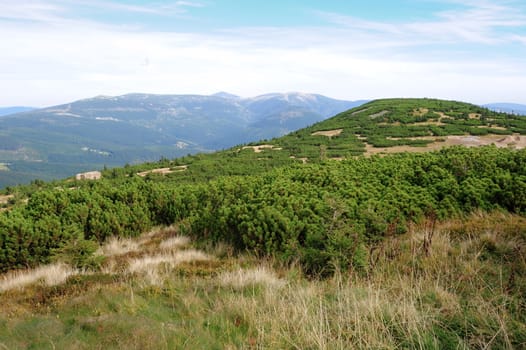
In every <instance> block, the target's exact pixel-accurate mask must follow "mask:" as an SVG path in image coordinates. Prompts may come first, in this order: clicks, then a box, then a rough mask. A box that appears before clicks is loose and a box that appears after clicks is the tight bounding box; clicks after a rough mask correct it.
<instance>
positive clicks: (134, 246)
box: [98, 237, 140, 257]
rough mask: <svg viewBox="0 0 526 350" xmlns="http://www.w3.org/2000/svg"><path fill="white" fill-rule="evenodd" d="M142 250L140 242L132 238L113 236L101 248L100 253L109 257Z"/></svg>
mask: <svg viewBox="0 0 526 350" xmlns="http://www.w3.org/2000/svg"><path fill="white" fill-rule="evenodd" d="M139 250H140V244H139V243H138V242H137V241H136V240H133V239H130V238H120V237H111V238H110V239H109V240H108V242H107V243H105V244H104V245H103V246H102V247H101V248H100V249H99V252H98V253H99V254H102V255H104V256H107V257H111V256H115V255H124V254H127V253H130V252H137V251H139Z"/></svg>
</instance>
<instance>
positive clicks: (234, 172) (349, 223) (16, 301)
mask: <svg viewBox="0 0 526 350" xmlns="http://www.w3.org/2000/svg"><path fill="white" fill-rule="evenodd" d="M320 131H321V132H322V134H316V133H317V132H320ZM481 133H482V134H483V133H493V134H511V133H519V134H525V133H526V124H525V119H524V117H517V116H512V115H506V114H499V113H494V112H491V111H488V110H486V109H482V108H478V107H475V106H472V105H468V104H461V103H456V102H449V101H438V100H428V99H424V100H380V101H376V102H372V103H369V104H366V105H364V106H362V107H359V108H357V109H354V110H351V111H348V112H345V113H342V114H340V115H338V116H336V117H334V118H331V119H329V120H326V121H324V122H322V123H318V124H315V125H313V126H311V127H309V128H307V129H302V130H299V131H297V132H294V133H292V134H289V135H287V136H285V137H282V138H278V139H273V140H266V141H263V142H261V143H253V144H249V145H242V146H238V147H234V148H232V149H228V150H223V151H220V152H217V153H214V154H197V155H187V156H185V157H181V158H178V159H174V160H169V159H166V158H162V159H161V160H159V161H158V162H152V163H146V164H140V165H127V166H125V167H122V168H114V169H107V168H105V169H104V170H103V171H102V174H103V178H102V179H101V180H97V181H75V180H73V179H67V180H63V181H54V182H50V183H46V182H44V181H41V180H34V181H32V183H31V184H30V185H27V186H17V187H9V188H6V189H5V191H4V195H2V196H0V203H2V204H1V205H2V207H3V208H2V211H1V212H0V272H2V273H4V274H3V275H2V276H0V303H2V304H3V305H9V307H6V309H5V312H3V313H1V314H0V347H2V346H3V347H8V348H9V347H15V348H16V347H30V346H33V347H37V348H46V347H49V348H54V347H64V348H72V347H74V348H93V347H96V346H98V347H104V348H108V347H109V348H112V347H114V348H122V347H127V348H177V347H181V348H184V347H185V346H186V347H193V348H228V347H230V348H256V347H260V348H321V349H330V348H352V347H356V348H363V349H366V348H432V349H469V348H492V347H493V348H507V349H513V348H522V347H525V346H526V337H525V334H526V319H525V316H524V315H526V303H525V300H526V273H525V271H526V236H525V232H526V219H525V214H526V149H518V150H517V149H514V147H507V148H499V147H496V146H494V145H492V146H485V147H480V148H465V147H460V146H459V147H450V148H444V149H441V150H439V151H435V152H427V153H399V154H391V155H385V156H384V155H382V156H378V155H373V156H370V157H363V156H360V155H362V154H363V153H364V151H365V149H366V147H371V145H376V146H379V147H380V146H381V147H387V146H389V147H391V146H397V145H401V144H404V145H411V146H416V147H423V146H425V144H426V143H428V142H435V141H436V139H434V138H435V137H436V138H439V139H440V138H441V137H444V135H445V136H447V135H452V134H454V135H456V134H459V135H481ZM422 136H425V137H426V138H421V137H422ZM512 146H513V145H512ZM336 157H338V158H339V159H340V160H341V161H334V160H332V159H331V158H336ZM159 168H163V169H165V170H167V171H166V173H165V174H163V175H161V174H159V173H155V172H151V173H142V174H141V175H142V176H140V175H139V173H140V172H144V171H146V172H147V171H152V170H154V169H159ZM159 227H161V229H159ZM165 227H168V228H165ZM183 236H184V237H191V238H193V240H194V241H195V244H194V245H195V247H197V248H202V249H205V250H206V251H207V253H208V254H206V255H205V254H204V253H202V252H200V251H195V250H194V249H193V248H192V249H186V248H181V247H182V246H184V247H186V245H188V240H187V239H185V238H182V237H183ZM111 247H113V248H111ZM181 249H183V250H182V251H181ZM101 252H102V253H101ZM42 264H51V265H49V268H51V269H58V270H60V271H62V272H60V271H59V272H60V273H63V277H61V278H59V279H58V281H59V282H53V281H51V282H50V281H49V280H52V278H51V277H49V276H46V274H47V273H49V274H52V273H51V272H45V271H47V270H45V268H46V266H44V267H43V268H42V270H39V269H40V267H38V266H42ZM262 265H264V266H263V267H262ZM34 267H38V268H36V269H29V270H27V272H28V274H33V277H32V278H33V282H27V281H28V278H26V277H24V276H25V275H24V273H26V268H34ZM19 273H20V275H18V274H19ZM19 276H20V277H19ZM13 281H14V282H13ZM20 281H22V282H20ZM24 281H25V282H24ZM34 281H37V282H34ZM17 283H18V285H23V286H25V287H17ZM13 286H14V287H13ZM28 286H29V287H28ZM17 288H18V290H17ZM141 334H142V335H144V334H149V335H151V334H154V335H155V337H153V338H155V339H154V340H153V341H151V342H150V340H149V341H148V343H145V342H144V339H146V338H148V339H151V338H152V337H141V336H140V335H141ZM130 335H131V336H130ZM142 338H144V339H142ZM95 344H96V346H95ZM181 344H184V345H181Z"/></svg>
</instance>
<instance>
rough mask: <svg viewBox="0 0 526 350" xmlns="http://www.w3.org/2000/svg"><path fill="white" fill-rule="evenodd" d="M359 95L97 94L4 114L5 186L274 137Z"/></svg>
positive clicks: (1, 182)
mask: <svg viewBox="0 0 526 350" xmlns="http://www.w3.org/2000/svg"><path fill="white" fill-rule="evenodd" d="M358 104H360V102H350V101H339V100H334V99H330V98H327V97H324V96H320V95H313V94H300V93H287V94H270V95H264V96H259V97H255V98H246V99H242V98H237V97H236V96H232V95H228V94H224V93H223V94H216V95H212V96H199V95H148V94H129V95H124V96H117V97H104V96H99V97H95V98H90V99H86V100H81V101H76V102H72V103H70V104H66V105H61V106H55V107H49V108H44V109H39V110H34V111H30V112H26V113H19V114H16V115H12V116H5V117H3V118H2V119H0V137H1V142H0V163H9V164H8V165H7V167H8V168H9V169H10V170H11V173H9V174H5V173H0V186H5V185H7V184H13V183H14V182H16V181H18V182H25V181H29V180H30V179H33V178H37V177H41V178H44V179H50V178H60V177H66V176H71V175H73V174H74V173H76V172H79V171H82V170H89V169H92V168H102V167H103V165H108V166H122V165H124V164H125V163H139V162H144V161H148V160H150V161H151V160H156V159H159V158H161V157H169V158H171V157H176V156H181V155H185V154H188V153H196V152H204V151H211V150H216V149H222V148H226V147H231V146H233V145H235V144H239V143H244V142H248V141H254V140H259V139H264V138H271V137H275V136H280V135H283V134H285V133H288V132H290V131H292V130H295V129H298V128H301V127H304V126H307V125H310V124H313V123H315V122H317V121H320V120H323V119H325V118H327V117H330V116H332V115H334V114H336V113H338V112H341V111H343V110H346V109H348V108H350V107H353V106H356V105H358Z"/></svg>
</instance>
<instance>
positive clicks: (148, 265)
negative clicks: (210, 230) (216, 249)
mask: <svg viewBox="0 0 526 350" xmlns="http://www.w3.org/2000/svg"><path fill="white" fill-rule="evenodd" d="M210 260H211V257H210V256H209V255H207V254H205V253H203V252H201V251H199V250H195V249H188V250H183V251H178V252H172V253H166V254H158V255H147V256H144V257H141V258H137V259H132V260H131V261H130V263H129V267H128V272H130V273H137V272H144V271H148V270H150V269H155V268H157V267H159V266H160V265H165V266H168V267H170V268H174V267H176V266H177V265H180V264H182V263H195V262H203V261H210Z"/></svg>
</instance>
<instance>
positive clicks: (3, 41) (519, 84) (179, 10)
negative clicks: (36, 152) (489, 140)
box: [0, 0, 526, 107]
mask: <svg viewBox="0 0 526 350" xmlns="http://www.w3.org/2000/svg"><path fill="white" fill-rule="evenodd" d="M0 52H1V54H0V84H1V88H0V106H20V105H22V106H33V107H44V106H51V105H57V104H62V103H67V102H71V101H75V100H79V99H83V98H89V97H93V96H97V95H109V96H115V95H122V94H126V93H133V92H141V93H155V94H204V95H207V94H213V93H215V92H218V91H226V92H229V93H233V94H236V95H239V96H243V97H250V96H256V95H260V94H264V93H270V92H291V91H298V92H307V93H319V94H322V95H326V96H329V97H333V98H339V99H345V100H360V99H376V98H385V97H430V98H443V99H451V100H460V101H466V102H471V103H477V104H483V103H490V102H515V103H523V104H526V88H525V86H526V1H524V0H463V1H461V0H418V1H417V0H368V1H359V0H324V1H314V0H279V1H274V0H265V1H248V0H238V1H234V0H181V1H168V0H158V1H139V0H135V1H132V0H129V1H117V0H0Z"/></svg>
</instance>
